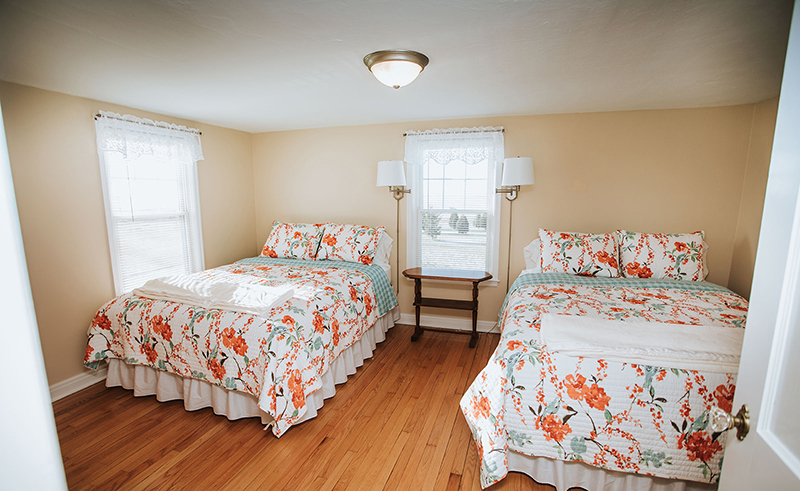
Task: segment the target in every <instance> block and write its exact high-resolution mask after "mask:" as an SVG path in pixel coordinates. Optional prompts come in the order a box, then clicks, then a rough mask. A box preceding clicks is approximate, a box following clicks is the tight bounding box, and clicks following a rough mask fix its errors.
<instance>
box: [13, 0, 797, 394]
mask: <svg viewBox="0 0 800 491" xmlns="http://www.w3.org/2000/svg"><path fill="white" fill-rule="evenodd" d="M8 5H9V8H12V9H18V10H19V9H22V7H20V6H19V4H17V5H14V4H13V2H9V3H8ZM776 5H778V6H779V7H781V8H784V9H785V5H786V3H785V2H784V3H780V2H779V3H778V4H776ZM776 8H778V7H776ZM25 27H26V25H25V24H24V23H23V24H21V25H20V28H21V29H24V28H25ZM492 27H493V28H495V29H497V28H498V26H492ZM419 29H420V30H422V29H423V28H422V27H420V28H419ZM784 29H788V21H787V22H786V23H785V25H784ZM29 31H30V32H31V34H29V35H27V36H28V37H24V36H23V37H20V39H19V40H15V39H8V38H4V40H3V44H4V45H6V46H12V45H14V46H19V45H20V44H22V41H21V40H26V41H29V43H28V44H27V45H26V46H27V48H26V49H30V50H32V53H30V54H31V55H33V54H35V52H36V51H38V50H44V51H45V52H46V51H47V50H48V49H53V46H51V45H48V44H45V45H44V46H40V45H37V44H36V43H35V42H33V41H35V40H36V39H38V40H39V42H45V40H46V38H44V37H40V38H36V39H31V36H35V35H36V34H35V33H36V31H35V30H34V29H29ZM3 32H5V33H7V34H6V35H10V34H8V33H13V32H17V35H18V36H22V35H21V34H19V33H18V31H16V30H14V29H3ZM70 32H72V31H70ZM784 36H785V33H784ZM57 39H58V38H54V39H53V40H51V41H49V42H51V43H55V42H57V41H56V40H57ZM376 39H378V40H381V39H382V38H378V37H376ZM378 40H376V41H375V42H378ZM12 41H16V42H15V43H13V44H9V43H12ZM390 41H391V42H390ZM413 41H414V39H413V38H410V37H409V38H408V41H407V38H406V37H405V36H401V37H399V38H397V39H396V40H395V39H391V40H389V41H382V40H381V42H380V44H379V45H378V46H370V47H369V48H368V49H367V50H366V51H365V52H363V53H362V52H361V51H362V50H361V48H360V47H359V48H358V49H359V51H358V56H357V57H356V58H355V59H354V60H350V59H347V60H346V63H348V64H349V65H348V68H349V72H348V76H352V77H357V78H359V83H361V84H364V85H365V86H366V87H368V89H367V91H365V94H369V95H370V97H373V98H376V99H374V100H376V101H378V102H373V104H377V105H380V104H381V102H380V101H385V102H383V104H386V105H387V107H389V106H403V105H404V104H410V103H411V102H413V101H414V100H415V98H417V97H420V96H419V95H417V94H418V92H416V91H418V90H419V91H421V90H423V89H424V88H425V85H424V83H433V82H434V81H435V78H434V75H436V73H437V68H436V65H437V64H439V63H441V64H444V63H446V61H445V59H444V55H437V56H434V53H433V52H430V51H427V53H426V54H428V55H429V56H431V65H430V66H429V67H427V68H426V70H425V71H424V72H423V73H422V74H421V75H420V78H419V79H418V80H417V81H415V82H414V83H413V84H411V85H409V86H408V87H404V88H402V89H399V90H398V91H391V89H388V88H386V87H383V86H381V85H380V84H378V83H377V82H376V81H375V80H371V76H370V74H369V72H368V71H367V70H366V68H365V67H364V66H363V65H361V59H360V58H361V57H363V55H364V54H366V53H367V52H369V51H370V50H374V49H381V48H383V47H385V46H384V45H383V44H385V43H389V44H392V43H395V42H396V43H398V44H401V45H402V47H410V48H412V49H413V48H419V49H420V50H422V51H425V49H423V47H420V46H406V43H407V42H409V43H411V42H413ZM612 41H613V40H612ZM782 42H783V46H785V42H786V41H785V37H784V39H783V41H782ZM628 44H629V43H628V41H620V42H618V43H616V44H614V46H617V47H618V46H619V45H621V46H622V48H619V49H624V47H625V46H627V45H628ZM778 44H780V43H778ZM17 49H18V50H19V51H14V50H9V51H8V52H12V53H15V56H17V57H22V56H23V55H24V54H26V51H24V49H23V48H20V47H18V48H17ZM782 49H784V48H783V47H781V46H779V51H780V50H782ZM4 51H6V50H4ZM462 56H463V55H462ZM673 56H677V55H675V54H674V53H673ZM759 56H760V55H759ZM769 56H770V57H771V58H774V59H777V60H778V63H777V65H776V66H778V70H779V71H778V72H777V79H776V78H775V73H774V70H773V73H771V76H772V78H771V79H770V80H769V81H768V83H767V85H768V86H769V87H771V89H769V90H766V91H765V92H763V93H761V94H760V95H757V96H755V97H754V98H752V99H751V100H748V101H747V102H741V103H736V104H731V103H725V102H724V101H721V102H716V103H706V104H703V103H694V104H692V103H684V104H681V105H673V106H668V107H670V108H664V107H662V106H652V108H643V107H638V108H637V107H628V108H625V109H631V110H620V109H622V108H621V107H617V108H616V110H613V109H601V108H598V107H595V106H588V105H587V106H584V107H583V108H582V109H577V110H574V109H571V110H562V111H558V112H563V113H564V114H547V113H543V112H539V111H530V112H529V113H527V114H526V113H523V114H519V113H517V112H515V111H513V110H508V109H506V110H504V111H503V112H491V111H489V110H486V111H482V110H479V109H474V110H472V111H471V112H469V113H441V115H439V116H437V115H435V114H432V115H429V114H426V113H421V112H417V113H412V114H411V115H401V116H398V117H397V118H396V119H394V120H392V121H385V120H384V121H381V120H376V122H375V123H374V124H368V123H367V122H363V123H359V122H358V121H355V122H354V121H352V120H346V119H342V120H341V121H340V122H338V123H337V122H332V123H331V122H327V121H326V122H322V123H318V124H313V123H312V124H307V123H306V124H303V123H299V124H297V126H296V127H295V129H288V127H287V128H283V127H281V126H280V125H281V124H282V123H281V122H280V121H275V122H274V123H271V124H274V126H271V127H268V126H265V127H263V128H257V127H253V128H251V129H247V124H248V123H245V122H244V121H245V118H246V117H250V116H252V114H251V111H250V110H249V109H247V108H246V106H245V107H244V108H241V109H240V110H239V111H235V112H233V114H235V116H232V117H231V119H230V120H229V122H228V123H227V124H218V125H212V124H208V123H202V122H199V121H202V120H203V118H200V117H197V118H196V119H193V118H191V117H187V118H177V117H175V116H170V114H173V115H178V114H187V115H188V114H191V113H189V112H187V113H181V112H180V110H178V109H169V108H168V107H166V104H167V103H168V101H165V102H164V103H163V104H164V105H162V106H157V105H153V106H149V105H146V104H145V103H138V104H132V103H129V104H124V103H123V104H121V105H120V104H111V103H106V102H99V101H100V100H114V99H113V98H112V97H111V96H104V95H97V96H93V97H92V96H84V97H85V98H84V97H78V95H80V94H81V93H80V92H77V91H76V90H77V89H76V90H71V89H66V88H64V89H61V90H56V91H47V90H43V89H39V88H34V87H32V86H36V85H40V86H42V87H45V88H46V87H47V85H45V84H44V82H41V83H37V82H34V81H29V82H27V83H25V80H27V78H26V77H28V76H30V75H29V74H27V73H25V72H22V73H20V74H19V75H15V73H16V72H12V71H8V72H6V71H4V72H3V76H2V77H0V78H2V79H3V80H7V81H5V82H2V84H0V104H1V105H2V110H3V116H4V120H5V126H6V133H7V139H8V146H9V153H10V158H11V169H12V175H13V179H14V186H15V190H16V195H17V206H18V208H19V216H20V221H21V228H22V234H23V241H24V243H25V246H26V249H25V253H26V256H27V260H28V274H29V276H30V280H31V286H32V291H33V299H34V304H35V306H36V316H37V320H38V323H39V328H40V333H41V340H42V351H43V354H44V360H45V367H46V370H47V375H48V380H49V385H50V386H55V385H58V384H59V383H63V382H65V381H69V380H71V379H73V378H74V377H76V376H80V375H82V374H84V373H85V370H84V369H83V367H82V364H81V360H82V354H83V350H84V349H85V331H86V327H87V326H88V324H89V322H90V321H91V316H92V315H93V314H94V312H95V311H96V309H97V308H98V307H99V306H100V305H102V304H103V303H104V302H106V301H107V300H108V299H109V298H111V297H113V295H114V288H113V275H112V273H111V265H110V259H109V252H108V239H107V233H106V229H105V226H106V225H105V216H104V208H103V198H102V189H101V185H100V177H99V168H98V165H97V150H96V146H95V134H94V127H93V122H92V119H91V115H92V114H94V113H96V112H97V111H98V110H99V109H103V110H107V111H114V112H118V113H120V114H134V115H136V116H139V117H145V118H149V119H153V120H157V121H169V122H172V123H177V124H183V125H186V126H190V127H196V128H199V129H200V130H201V131H202V132H203V136H202V143H203V151H204V154H205V160H204V161H201V162H199V163H198V173H199V186H200V201H201V208H202V219H203V234H204V235H203V237H204V243H203V245H204V250H205V258H206V267H215V266H218V265H222V264H227V263H230V262H232V261H235V260H237V259H241V258H243V257H251V256H254V255H256V254H257V252H258V251H259V250H260V248H261V246H262V245H263V244H264V241H265V240H266V238H267V235H268V234H269V227H270V224H271V223H272V221H273V220H281V221H287V222H291V221H296V222H316V221H333V222H340V223H359V224H367V225H372V226H377V225H384V226H386V227H387V229H388V230H390V231H393V230H394V220H395V206H396V203H395V202H394V200H393V199H392V198H391V196H387V193H386V189H385V188H378V187H376V186H375V165H376V163H377V162H378V161H381V160H387V159H402V158H403V152H404V139H403V137H402V134H403V133H404V132H406V131H408V130H426V129H431V128H450V127H472V126H503V127H504V128H505V140H506V142H505V153H506V156H514V155H521V156H529V157H532V158H533V160H534V163H535V166H536V185H534V186H533V187H529V188H523V191H522V192H520V195H519V198H518V200H517V201H516V202H515V205H514V230H513V231H512V232H513V233H512V237H513V243H512V254H511V258H510V261H511V264H510V270H511V272H512V279H513V276H515V275H516V274H517V273H518V272H519V271H521V270H522V269H523V258H522V253H521V250H522V247H524V246H525V245H527V244H528V243H529V242H530V241H531V240H533V239H534V238H535V236H536V231H537V229H538V228H540V227H541V228H553V229H557V230H576V231H584V232H607V231H613V230H615V229H617V228H628V229H631V230H643V231H652V232H660V231H664V232H689V231H694V230H697V229H703V230H705V231H706V234H707V237H708V242H709V244H710V246H711V252H710V256H709V269H710V271H711V273H710V276H709V281H711V282H714V283H719V284H722V285H727V286H728V287H729V288H731V289H733V290H734V291H736V292H738V293H740V294H743V295H744V296H748V293H749V285H750V281H751V279H752V272H753V266H754V261H755V244H756V241H757V236H758V228H759V224H760V216H761V212H760V210H761V203H762V201H763V196H764V189H765V186H766V172H767V169H768V166H769V156H770V150H771V141H772V130H773V127H774V124H775V119H776V115H777V102H778V100H777V96H778V91H777V88H778V87H779V80H780V69H781V67H782V59H783V53H782V52H780V53H777V55H776V54H775V53H770V55H769ZM65 59H67V60H70V58H65ZM82 59H83V58H81V57H80V56H78V57H75V55H73V58H72V62H73V63H77V62H78V61H80V60H82ZM13 61H14V62H15V63H20V59H19V58H14V59H13ZM49 61H50V62H52V63H54V64H55V62H56V61H57V60H53V59H50V60H49ZM89 61H91V60H89ZM506 61H507V62H508V60H506ZM673 61H674V59H673ZM674 62H675V63H677V61H674ZM359 65H360V66H359ZM6 66H7V67H9V68H6V69H5V70H11V68H10V67H11V66H13V67H14V68H15V69H16V70H20V68H19V65H13V64H12V63H10V62H9V64H8V65H6ZM22 66H23V67H24V66H26V65H24V63H23V65H22ZM56 66H57V65H56ZM219 66H220V70H227V69H228V68H229V67H228V66H227V65H225V64H224V63H223V62H220V65H219ZM204 68H205V67H200V68H197V70H199V71H198V72H195V73H194V74H193V75H195V76H198V75H203V74H205V75H206V76H208V73H207V71H206V70H204ZM213 68H214V67H212V69H213ZM590 68H596V67H592V66H590ZM753 71H755V70H753ZM93 72H94V71H93V70H91V69H81V70H78V69H74V70H72V71H70V70H67V71H66V73H72V76H73V77H75V78H76V79H78V81H79V82H81V84H83V85H86V86H91V85H92V83H90V79H91V76H90V75H89V74H91V73H93ZM350 72H352V73H350ZM526 75H527V74H526ZM662 75H663V74H662ZM340 76H342V77H343V76H344V75H340ZM530 76H533V75H530ZM17 77H19V78H17ZM305 77H308V78H303V77H301V80H302V82H303V83H311V82H315V83H318V84H320V85H319V87H321V88H318V89H317V90H321V91H322V92H321V94H323V95H319V97H324V94H325V84H326V83H331V84H333V83H336V82H339V81H338V80H337V79H336V78H335V77H331V79H329V78H327V77H326V76H325V72H324V69H320V70H319V71H317V69H315V70H314V71H313V73H312V75H306V76H305ZM647 77H648V78H646V79H645V80H648V81H649V83H651V84H653V85H655V86H656V89H654V90H655V91H656V92H658V90H661V91H663V90H665V89H663V87H662V88H661V89H658V87H659V85H658V82H659V80H660V79H657V78H656V76H655V75H652V74H649V75H647ZM362 79H363V80H362ZM426 79H427V80H428V82H426ZM15 80H16V81H17V83H12V82H14V81H15ZM610 80H611V82H614V81H615V80H616V79H614V78H613V77H612V78H611V79H610ZM224 81H225V80H223V82H224ZM489 82H495V81H494V80H493V79H492V80H490V81H489ZM667 82H670V80H667ZM107 83H108V84H109V86H110V85H111V84H112V82H107ZM226 83H230V81H227V82H226ZM509 83H510V82H509ZM531 83H532V82H531ZM688 84H689V85H691V80H690V82H689V83H688ZM770 84H771V85H770ZM224 85H225V84H223V86H224ZM345 85H346V84H345ZM520 85H522V86H523V87H525V85H526V83H525V82H523V83H521V84H520ZM106 87H108V86H106ZM277 87H278V88H279V87H280V84H278V85H277ZM438 87H439V89H440V90H444V89H445V88H446V85H443V86H442V85H440V86H438ZM278 88H273V89H272V90H278ZM100 89H103V87H100V88H99V90H100ZM545 89H547V87H540V88H539V90H540V91H544V90H545ZM622 89H623V90H626V89H630V87H629V86H627V87H626V86H623V87H622ZM126 90H129V91H131V92H135V91H140V92H144V93H145V95H147V92H148V91H153V92H155V91H157V90H160V89H158V86H153V87H152V88H148V86H144V88H142V86H128V89H126ZM228 90H229V91H235V90H236V89H228ZM263 90H267V89H266V88H265V89H263ZM348 90H352V89H348ZM528 90H533V89H528ZM605 90H609V88H608V87H607V86H606V87H605ZM554 91H555V89H553V88H552V87H550V92H546V94H549V95H550V96H551V97H553V94H554ZM497 92H498V93H497V94H493V93H492V92H488V93H487V92H469V93H468V94H470V93H471V94H476V93H481V94H485V95H484V97H487V98H488V97H492V98H499V99H504V98H507V97H509V96H508V95H507V94H503V93H502V91H501V90H498V91H497ZM68 93H72V94H77V95H67V94H68ZM100 93H101V94H102V92H100ZM601 95H602V94H601ZM152 97H155V95H153V96H152ZM167 97H169V96H167ZM257 97H258V96H257ZM350 97H351V98H352V97H356V96H353V95H351V96H350ZM390 97H391V98H392V99H387V98H390ZM356 100H357V99H356ZM312 101H313V99H312ZM272 103H273V104H277V102H275V101H272ZM315 106H316V103H315V102H307V103H306V104H305V105H304V106H303V107H307V108H308V110H309V111H310V112H311V113H313V110H314V109H315ZM706 106H707V107H706ZM674 107H681V108H674ZM395 109H396V107H395ZM217 110H218V111H222V110H223V108H217ZM261 111H262V112H267V111H265V110H263V109H262V110H261ZM485 114H498V115H497V116H492V117H487V116H484V115H485ZM528 114H530V115H528ZM289 116H290V115H285V117H287V118H288V117H289ZM328 116H329V117H333V116H330V115H328ZM237 127H238V128H240V129H238V130H237V129H230V128H237ZM302 128H310V129H302ZM45 142H46V143H45ZM598 169H599V170H600V171H598ZM298 173H300V174H301V175H303V177H304V181H303V183H302V186H300V187H299V189H293V188H292V187H291V186H289V185H287V183H294V182H295V178H294V176H295V175H297V174H298ZM617 190H624V193H623V192H614V191H617ZM597 203H602V204H603V205H602V206H603V208H602V210H603V211H601V210H600V209H598V207H597ZM631 203H635V204H636V206H631ZM642 203H646V208H645V209H646V212H643V208H642V205H641V204H642ZM556 204H557V206H556ZM503 206H504V208H503V212H502V221H501V223H500V230H501V234H500V248H499V250H500V251H501V252H500V257H499V264H500V275H499V276H498V277H497V279H498V281H499V285H500V286H497V287H485V288H483V289H482V291H481V308H480V318H479V320H480V321H481V322H480V323H479V327H480V328H481V329H483V330H486V329H488V328H490V327H491V326H492V325H493V324H494V323H495V322H496V319H497V312H498V310H499V309H500V305H501V303H502V301H503V297H504V295H505V291H504V285H505V279H506V278H505V276H504V275H505V270H504V266H505V264H506V261H507V259H508V258H507V257H506V254H505V252H504V251H505V250H506V247H507V245H508V244H507V242H506V241H507V238H508V235H507V230H508V215H507V211H508V205H507V204H506V203H505V202H504V205H503ZM52 210H59V212H58V213H53V212H52ZM321 210H324V214H322V215H323V216H320V215H321ZM586 210H591V212H590V213H587V212H586ZM402 212H403V210H402V209H401V221H400V229H401V233H400V241H399V242H400V247H399V250H400V269H401V270H402V269H405V267H406V266H405V257H404V254H405V252H404V251H405V244H404V241H403V238H404V237H405V234H404V232H403V230H404V227H405V214H404V213H402ZM392 234H393V232H392ZM56 238H57V239H56ZM54 243H55V244H57V249H56V251H54V250H53V245H54ZM396 252H397V249H395V254H396ZM394 260H395V256H393V258H392V264H394ZM400 287H401V291H400V295H399V300H400V305H401V310H402V313H403V314H405V315H406V316H408V317H406V318H405V319H404V322H405V323H409V322H413V321H409V318H411V317H412V315H413V308H412V307H411V301H412V300H411V299H412V285H411V284H410V283H409V282H405V281H401V283H400ZM438 290H442V295H443V296H457V295H463V294H464V293H463V292H462V291H461V290H459V289H449V288H441V289H437V290H436V291H437V292H438ZM437 314H438V318H442V317H444V316H450V314H449V313H448V312H445V311H442V312H437ZM433 320H436V318H435V317H434V318H433ZM440 322H442V323H447V322H449V323H450V324H457V325H458V324H463V325H467V324H468V320H467V318H466V317H463V318H459V317H446V318H445V320H444V321H440Z"/></svg>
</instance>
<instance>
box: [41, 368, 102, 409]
mask: <svg viewBox="0 0 800 491" xmlns="http://www.w3.org/2000/svg"><path fill="white" fill-rule="evenodd" d="M103 365H104V366H103V368H99V369H98V370H97V371H94V370H92V371H87V372H85V373H82V374H80V375H75V376H74V377H72V378H68V379H67V380H64V381H63V382H59V383H57V384H53V385H51V386H50V399H52V400H53V402H55V401H57V400H59V399H63V398H64V397H67V396H68V395H70V394H74V393H76V392H78V391H79V390H82V389H85V388H86V387H89V386H90V385H94V384H96V383H97V382H100V381H102V380H105V379H106V374H107V372H108V367H107V366H105V364H103Z"/></svg>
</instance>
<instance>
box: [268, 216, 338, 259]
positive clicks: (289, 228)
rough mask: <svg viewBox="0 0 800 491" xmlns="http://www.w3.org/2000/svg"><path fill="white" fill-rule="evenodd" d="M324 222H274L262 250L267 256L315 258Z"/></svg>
mask: <svg viewBox="0 0 800 491" xmlns="http://www.w3.org/2000/svg"><path fill="white" fill-rule="evenodd" d="M324 227H325V225H324V224H319V223H314V224H312V223H281V222H279V221H277V220H276V221H274V222H272V230H271V231H270V233H269V237H267V242H266V243H265V244H264V248H263V249H262V250H261V255H262V256H265V257H283V258H288V259H314V258H316V257H317V248H319V241H320V239H321V238H322V231H323V229H324Z"/></svg>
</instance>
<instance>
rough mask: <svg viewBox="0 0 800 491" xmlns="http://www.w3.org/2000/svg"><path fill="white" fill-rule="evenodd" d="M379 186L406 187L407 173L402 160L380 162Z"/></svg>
mask: <svg viewBox="0 0 800 491" xmlns="http://www.w3.org/2000/svg"><path fill="white" fill-rule="evenodd" d="M377 185H378V186H405V185H406V172H405V170H404V169H403V161H402V160H382V161H380V162H378V184H377Z"/></svg>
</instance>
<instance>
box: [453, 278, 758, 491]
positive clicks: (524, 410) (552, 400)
mask: <svg viewBox="0 0 800 491" xmlns="http://www.w3.org/2000/svg"><path fill="white" fill-rule="evenodd" d="M543 313H558V314H571V315H587V316H594V317H597V318H602V319H616V320H621V321H625V320H635V321H659V322H669V323H680V324H689V325H697V326H698V329H700V328H701V326H703V325H707V326H728V327H730V328H731V329H743V328H744V325H745V320H746V315H747V301H746V300H744V299H743V298H741V297H740V296H738V295H736V294H735V293H733V292H731V291H729V290H727V289H725V288H722V287H720V286H717V285H713V284H710V283H706V282H685V281H683V282H682V281H674V280H652V279H638V278H613V279H611V278H586V277H579V276H573V275H566V274H552V273H551V274H536V273H530V274H524V275H521V276H520V277H519V278H518V279H517V281H516V282H515V283H514V286H513V287H512V289H511V292H510V294H509V295H508V296H507V297H506V302H505V305H504V307H503V309H502V310H501V313H500V322H501V324H500V325H501V326H502V336H501V339H500V343H499V345H498V347H497V349H496V350H495V352H494V354H493V355H492V358H491V359H490V361H489V363H488V365H487V366H486V367H485V368H484V369H483V371H481V373H480V374H479V375H478V377H477V378H476V380H475V381H474V382H473V384H472V385H471V386H470V387H469V389H468V390H467V393H466V394H465V395H464V397H463V398H462V399H461V410H462V412H463V413H464V416H465V417H466V419H467V422H468V424H469V426H470V427H471V429H472V433H473V437H474V439H475V441H476V443H477V446H478V452H479V454H480V456H481V484H482V486H483V487H487V486H489V485H491V484H493V483H495V482H497V481H499V480H501V479H503V478H504V477H505V476H506V474H507V473H508V459H507V454H508V452H509V451H510V450H512V451H516V452H519V453H522V454H526V455H530V456H540V457H548V458H552V459H558V460H564V461H580V462H584V463H587V464H590V465H593V466H597V467H600V468H602V469H611V470H615V471H622V472H630V473H636V474H646V475H652V476H659V477H665V478H675V479H683V480H690V481H700V482H709V483H714V482H717V480H718V479H719V474H720V469H721V467H722V457H723V453H724V448H725V441H726V434H725V433H714V432H712V430H711V428H710V423H709V410H710V409H711V408H712V407H714V406H719V407H720V408H722V409H724V410H725V411H728V412H730V411H731V409H732V407H731V406H732V403H733V393H734V389H735V385H734V384H735V381H736V376H735V374H730V373H728V374H725V373H711V372H698V371H689V370H679V369H674V368H670V367H657V366H647V365H642V364H632V363H619V362H613V361H605V360H602V359H600V360H598V359H589V358H582V357H571V356H565V355H561V354H559V353H551V352H548V350H547V346H545V345H542V343H541V342H540V340H539V318H540V315H541V314H543Z"/></svg>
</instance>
